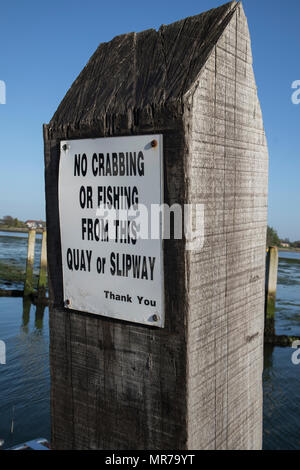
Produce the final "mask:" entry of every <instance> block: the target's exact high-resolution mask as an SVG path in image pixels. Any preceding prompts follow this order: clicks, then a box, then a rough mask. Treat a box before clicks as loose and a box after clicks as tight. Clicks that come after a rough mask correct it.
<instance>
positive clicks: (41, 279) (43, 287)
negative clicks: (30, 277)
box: [38, 230, 47, 298]
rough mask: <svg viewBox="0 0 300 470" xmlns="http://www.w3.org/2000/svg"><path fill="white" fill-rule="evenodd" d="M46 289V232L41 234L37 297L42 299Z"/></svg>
mask: <svg viewBox="0 0 300 470" xmlns="http://www.w3.org/2000/svg"><path fill="white" fill-rule="evenodd" d="M46 288H47V232H46V230H45V231H44V232H43V239H42V250H41V266H40V277H39V284H38V297H39V298H44V297H45V296H46Z"/></svg>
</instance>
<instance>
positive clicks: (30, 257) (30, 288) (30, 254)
mask: <svg viewBox="0 0 300 470" xmlns="http://www.w3.org/2000/svg"><path fill="white" fill-rule="evenodd" d="M35 236H36V231H35V230H29V232H28V248H27V262H26V273H25V284H24V297H28V296H29V295H31V294H32V293H33V292H34V279H33V268H34V248H35Z"/></svg>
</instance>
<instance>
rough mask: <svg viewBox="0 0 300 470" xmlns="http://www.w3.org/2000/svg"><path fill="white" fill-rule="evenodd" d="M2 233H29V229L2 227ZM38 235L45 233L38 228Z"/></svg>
mask: <svg viewBox="0 0 300 470" xmlns="http://www.w3.org/2000/svg"><path fill="white" fill-rule="evenodd" d="M0 232H15V233H28V232H29V229H28V228H19V227H6V228H2V227H0ZM36 233H43V230H42V229H40V228H37V229H36Z"/></svg>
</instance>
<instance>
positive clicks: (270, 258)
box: [265, 246, 278, 338]
mask: <svg viewBox="0 0 300 470" xmlns="http://www.w3.org/2000/svg"><path fill="white" fill-rule="evenodd" d="M277 272H278V248H277V246H271V247H270V248H269V251H268V254H267V270H266V320H265V336H266V337H267V338H271V337H273V336H275V302H276V290H277Z"/></svg>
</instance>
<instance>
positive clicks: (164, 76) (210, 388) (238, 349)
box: [44, 2, 267, 449]
mask: <svg viewBox="0 0 300 470" xmlns="http://www.w3.org/2000/svg"><path fill="white" fill-rule="evenodd" d="M152 133H162V134H163V136H164V175H165V176H164V178H165V180H164V187H165V202H166V203H168V204H170V205H171V204H173V203H179V204H184V203H188V202H192V203H204V204H205V245H204V248H203V249H202V250H201V251H200V252H187V251H186V250H185V240H175V241H165V243H164V270H165V298H166V327H165V328H164V329H162V330H158V329H155V328H151V327H145V326H141V325H137V324H130V323H127V322H122V321H116V320H111V319H108V318H105V317H98V316H92V315H88V314H83V313H80V312H72V311H67V310H65V309H64V308H63V296H62V266H61V244H60V235H59V208H58V194H57V182H58V167H59V143H60V140H62V139H78V138H93V137H107V136H120V135H137V134H152ZM44 142H45V178H46V212H47V231H48V270H49V295H50V299H51V306H50V361H51V364H50V366H51V412H52V446H53V448H55V449H196V448H199V449H205V448H207V449H210V448H220V449H221V448H249V449H251V448H259V447H260V445H261V425H262V416H261V411H262V397H261V388H262V378H261V372H262V336H263V335H262V331H263V310H264V305H263V303H264V260H265V256H264V249H263V247H264V243H265V231H266V204H267V193H266V191H267V147H266V142H265V136H264V130H263V124H262V117H261V111H260V106H259V102H258V99H257V93H256V86H255V80H254V76H253V70H252V57H251V46H250V39H249V32H248V28H247V22H246V19H245V16H244V13H243V9H242V6H241V5H237V4H236V2H230V3H229V4H226V5H224V6H223V7H220V8H218V9H215V10H211V11H209V12H207V13H204V14H202V15H198V16H196V17H192V18H187V19H185V20H182V21H179V22H177V23H174V24H172V25H169V26H162V27H161V28H160V30H159V31H154V30H149V31H144V32H142V33H138V34H135V33H131V34H127V35H123V36H119V37H117V38H115V39H113V40H112V41H111V42H109V43H106V44H102V45H100V46H99V48H98V49H97V51H96V52H95V54H94V55H93V57H92V58H91V60H90V61H89V63H88V64H87V66H86V67H85V69H84V70H83V71H82V73H81V74H80V75H79V77H78V78H77V80H76V81H75V82H74V84H73V86H72V87H71V89H70V90H69V92H68V93H67V95H66V97H65V98H64V99H63V101H62V103H61V105H60V106H59V108H58V110H57V112H56V113H55V115H54V117H53V119H52V120H51V122H50V123H49V125H46V126H44Z"/></svg>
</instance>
